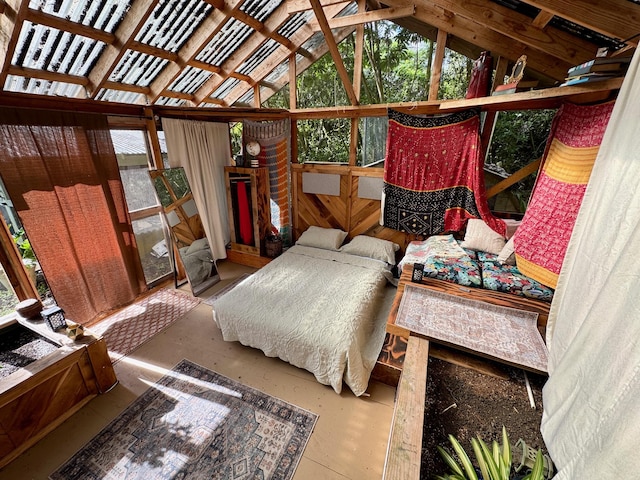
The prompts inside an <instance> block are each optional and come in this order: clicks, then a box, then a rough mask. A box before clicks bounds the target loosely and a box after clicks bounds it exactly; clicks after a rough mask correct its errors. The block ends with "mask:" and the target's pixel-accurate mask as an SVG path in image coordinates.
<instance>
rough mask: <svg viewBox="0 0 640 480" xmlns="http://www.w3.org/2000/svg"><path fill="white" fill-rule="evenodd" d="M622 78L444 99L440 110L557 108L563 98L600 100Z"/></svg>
mask: <svg viewBox="0 0 640 480" xmlns="http://www.w3.org/2000/svg"><path fill="white" fill-rule="evenodd" d="M623 80H624V77H619V78H612V79H610V80H603V81H600V82H593V83H590V84H581V85H571V86H566V87H553V88H545V89H540V90H529V91H526V92H517V93H508V94H504V95H496V96H491V97H479V98H470V99H462V100H445V101H443V102H442V103H441V104H440V110H441V111H447V112H449V111H455V110H463V109H467V108H473V107H479V108H481V109H482V111H487V112H491V111H499V110H530V109H543V108H557V107H558V106H560V104H561V103H562V102H563V101H565V100H570V101H572V102H575V103H591V102H599V101H604V100H606V99H607V98H609V97H610V95H611V92H612V91H616V90H619V89H620V87H621V86H622V82H623Z"/></svg>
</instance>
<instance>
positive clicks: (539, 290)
mask: <svg viewBox="0 0 640 480" xmlns="http://www.w3.org/2000/svg"><path fill="white" fill-rule="evenodd" d="M478 262H479V264H480V269H481V271H482V286H483V288H486V289H488V290H495V291H497V292H504V293H512V294H514V295H521V296H523V297H528V298H535V299H536V300H543V301H545V302H550V301H551V300H552V299H553V293H554V291H553V289H551V288H549V287H547V286H546V285H543V284H542V283H540V282H538V281H536V280H534V279H532V278H530V277H527V276H526V275H524V274H522V273H520V271H519V270H518V267H516V266H515V265H506V264H502V263H500V262H499V261H498V255H496V254H493V253H487V252H478Z"/></svg>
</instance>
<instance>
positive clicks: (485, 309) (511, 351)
mask: <svg viewBox="0 0 640 480" xmlns="http://www.w3.org/2000/svg"><path fill="white" fill-rule="evenodd" d="M537 320H538V314H537V313H535V312H528V311H525V310H518V309H515V308H509V307H503V306H499V305H491V304H489V303H485V302H480V301H478V300H471V299H468V298H463V297H458V296H455V295H450V294H447V293H442V292H436V291H433V290H428V289H426V288H420V287H416V286H413V285H407V286H406V287H405V290H404V294H403V295H402V300H401V302H400V307H399V309H398V316H397V318H396V325H398V326H400V327H404V328H407V329H409V330H411V331H412V332H415V333H418V334H420V335H424V336H425V337H427V338H429V339H431V340H434V341H436V342H442V343H445V344H447V345H451V346H454V347H455V346H457V347H461V348H463V349H465V350H468V351H471V352H478V353H481V354H483V355H486V356H489V357H491V358H494V359H496V360H498V361H504V362H506V363H509V364H511V365H515V366H520V367H523V368H527V369H529V370H533V371H536V372H546V371H547V347H546V345H545V343H544V341H543V340H542V336H541V335H540V332H539V331H538V328H537Z"/></svg>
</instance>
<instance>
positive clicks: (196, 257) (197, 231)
mask: <svg viewBox="0 0 640 480" xmlns="http://www.w3.org/2000/svg"><path fill="white" fill-rule="evenodd" d="M149 174H150V175H151V179H152V181H153V185H154V187H155V189H156V193H157V194H158V199H159V200H160V204H161V205H162V209H163V211H164V216H165V219H166V223H167V225H168V227H169V229H170V230H171V240H172V242H173V245H172V248H167V247H166V245H157V246H156V247H157V251H158V254H162V255H173V254H175V253H176V252H177V253H178V257H177V258H176V257H175V256H174V257H173V259H174V265H175V267H176V268H175V270H176V279H180V278H184V277H185V276H186V279H187V281H188V282H189V285H190V286H191V291H192V292H193V294H194V295H199V294H201V293H202V292H204V291H205V290H206V289H207V288H209V287H211V286H212V285H214V284H215V283H217V282H219V281H220V276H219V275H218V269H217V267H216V262H215V260H214V259H213V255H212V253H211V247H210V246H209V242H208V240H207V237H206V235H205V232H204V228H203V226H202V221H201V220H200V215H199V214H198V209H197V207H196V203H195V201H194V199H193V195H192V194H191V188H190V187H189V181H188V180H187V176H186V174H185V172H184V169H183V168H168V169H166V170H155V171H151V172H149ZM156 247H154V249H155V248H156ZM182 272H184V275H182Z"/></svg>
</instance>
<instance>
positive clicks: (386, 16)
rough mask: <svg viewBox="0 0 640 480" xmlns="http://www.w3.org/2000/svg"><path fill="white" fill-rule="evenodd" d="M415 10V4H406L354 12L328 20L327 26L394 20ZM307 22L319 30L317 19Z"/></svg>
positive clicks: (347, 25) (410, 14)
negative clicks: (404, 5)
mask: <svg viewBox="0 0 640 480" xmlns="http://www.w3.org/2000/svg"><path fill="white" fill-rule="evenodd" d="M415 11H416V7H415V5H407V6H406V7H389V8H381V9H380V10H372V11H370V12H365V13H355V14H353V15H347V16H344V17H337V18H334V19H332V20H331V21H330V22H329V28H331V29H334V28H341V27H351V26H356V25H362V24H365V23H372V22H379V21H381V20H395V19H397V18H405V17H411V16H412V15H413V14H414V13H415ZM309 23H310V25H311V28H312V29H313V30H314V31H318V30H320V25H319V24H318V23H317V21H316V22H309Z"/></svg>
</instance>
